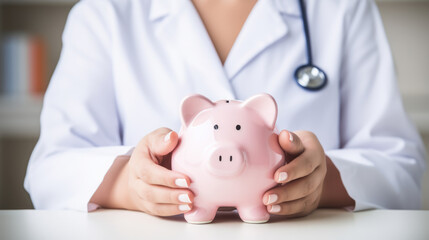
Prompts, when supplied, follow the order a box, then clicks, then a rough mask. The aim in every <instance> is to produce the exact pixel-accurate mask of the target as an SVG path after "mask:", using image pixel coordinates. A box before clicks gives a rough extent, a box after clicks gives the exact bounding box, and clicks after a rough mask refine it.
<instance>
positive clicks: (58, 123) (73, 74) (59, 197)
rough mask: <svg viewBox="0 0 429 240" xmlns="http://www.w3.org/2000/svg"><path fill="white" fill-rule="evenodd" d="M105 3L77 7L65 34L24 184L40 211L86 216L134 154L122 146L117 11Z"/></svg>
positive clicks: (85, 2)
mask: <svg viewBox="0 0 429 240" xmlns="http://www.w3.org/2000/svg"><path fill="white" fill-rule="evenodd" d="M103 2H107V1H91V0H83V1H80V2H79V3H77V4H76V6H75V7H74V8H73V9H72V11H71V12H70V15H69V18H68V21H67V24H66V27H65V31H64V33H63V49H62V53H61V57H60V60H59V63H58V65H57V68H56V70H55V73H54V75H53V77H52V79H51V82H50V85H49V88H48V90H47V92H46V95H45V99H44V105H43V109H42V114H41V135H40V138H39V141H38V143H37V145H36V148H35V150H34V151H33V154H32V156H31V159H30V162H29V165H28V168H27V174H26V178H25V183H24V186H25V188H26V190H27V191H28V192H29V194H30V196H31V199H32V201H33V204H34V206H35V208H36V209H74V210H80V211H87V210H88V203H89V200H90V198H91V197H92V195H93V194H94V192H95V191H96V189H97V188H98V186H99V185H100V183H101V182H102V180H103V178H104V176H105V174H106V173H107V171H108V170H109V168H110V166H111V165H112V163H113V161H114V160H115V159H116V158H117V157H118V156H120V155H126V154H129V150H131V149H132V147H131V146H121V142H122V141H121V128H120V119H119V117H118V109H117V106H116V101H115V90H114V84H113V80H112V74H111V61H110V60H111V56H110V49H111V48H110V42H111V36H110V33H109V28H108V27H107V26H108V25H109V19H108V15H109V13H111V12H112V10H111V9H110V8H109V7H108V6H107V5H105V4H104V3H103ZM89 206H90V207H91V206H93V205H92V204H90V205H89ZM90 210H91V209H90Z"/></svg>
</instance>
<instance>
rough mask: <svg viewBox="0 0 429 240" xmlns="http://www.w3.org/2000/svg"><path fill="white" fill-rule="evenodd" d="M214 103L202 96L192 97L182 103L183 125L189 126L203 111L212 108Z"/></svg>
mask: <svg viewBox="0 0 429 240" xmlns="http://www.w3.org/2000/svg"><path fill="white" fill-rule="evenodd" d="M213 106H214V103H213V102H212V101H210V100H209V99H208V98H206V97H204V96H202V95H192V96H189V97H186V98H185V99H183V101H182V123H183V124H184V125H185V126H189V124H190V123H191V122H192V120H193V119H194V118H195V116H197V114H198V113H200V112H201V111H203V110H205V109H208V108H212V107H213Z"/></svg>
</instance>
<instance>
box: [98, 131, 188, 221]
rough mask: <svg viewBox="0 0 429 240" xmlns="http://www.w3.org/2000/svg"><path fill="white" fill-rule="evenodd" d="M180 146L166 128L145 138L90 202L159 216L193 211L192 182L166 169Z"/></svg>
mask: <svg viewBox="0 0 429 240" xmlns="http://www.w3.org/2000/svg"><path fill="white" fill-rule="evenodd" d="M177 143H178V136H177V133H175V132H174V131H171V130H170V129H167V128H159V129H157V130H155V131H153V132H151V133H149V134H148V135H146V136H145V137H144V138H143V139H142V140H141V141H140V142H139V143H138V144H137V146H136V148H135V149H134V151H133V153H132V155H131V157H130V158H129V159H128V158H127V159H123V158H118V159H117V160H116V161H115V163H114V164H113V166H112V167H111V169H110V170H109V172H108V173H107V174H106V177H105V178H104V180H103V182H102V183H101V185H100V187H99V188H98V189H97V191H96V193H95V194H94V196H93V197H92V199H91V201H90V202H92V203H96V204H99V205H101V206H102V207H107V208H125V209H130V210H137V211H142V212H146V213H149V214H151V215H157V216H172V215H177V214H180V213H184V212H187V211H189V210H191V209H192V201H193V199H194V194H193V193H192V192H191V191H190V190H189V189H188V186H189V184H190V179H189V178H188V177H187V176H185V175H183V174H181V173H178V172H174V171H171V170H169V169H168V168H167V167H165V166H166V165H168V164H170V163H171V162H170V161H171V152H172V151H173V149H174V148H175V147H176V145H177Z"/></svg>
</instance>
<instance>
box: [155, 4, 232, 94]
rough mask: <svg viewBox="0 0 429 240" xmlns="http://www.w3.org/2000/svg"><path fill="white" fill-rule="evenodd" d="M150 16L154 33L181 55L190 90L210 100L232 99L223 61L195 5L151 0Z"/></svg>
mask: <svg viewBox="0 0 429 240" xmlns="http://www.w3.org/2000/svg"><path fill="white" fill-rule="evenodd" d="M149 16H150V19H151V20H152V21H160V22H158V23H157V24H156V25H155V26H156V27H157V28H158V29H155V31H156V35H157V37H159V39H160V40H161V41H165V42H164V43H166V44H169V45H171V46H173V48H175V49H176V50H177V52H178V53H179V54H180V55H181V57H182V59H183V61H184V63H185V64H184V66H185V67H186V68H187V69H185V71H188V72H190V73H191V74H189V76H190V78H191V79H189V81H191V88H192V91H193V93H201V94H204V95H206V96H207V97H209V98H210V99H212V100H218V99H234V98H235V96H234V92H233V90H232V87H231V84H230V82H229V81H228V79H227V76H226V74H225V71H224V69H223V66H222V63H221V61H220V59H219V57H218V55H217V53H216V50H215V48H214V46H213V44H212V42H211V39H210V37H209V35H208V33H207V31H206V29H205V27H204V24H203V22H202V20H201V18H200V17H199V15H198V12H197V11H196V9H195V7H194V6H193V4H192V3H191V2H190V1H189V0H171V1H160V0H154V1H152V6H151V12H150V15H149Z"/></svg>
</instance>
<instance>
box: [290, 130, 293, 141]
mask: <svg viewBox="0 0 429 240" xmlns="http://www.w3.org/2000/svg"><path fill="white" fill-rule="evenodd" d="M289 141H291V142H293V135H292V133H291V132H289Z"/></svg>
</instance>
